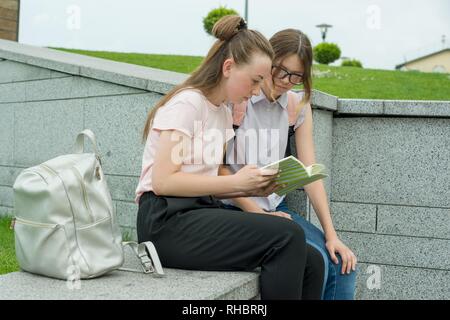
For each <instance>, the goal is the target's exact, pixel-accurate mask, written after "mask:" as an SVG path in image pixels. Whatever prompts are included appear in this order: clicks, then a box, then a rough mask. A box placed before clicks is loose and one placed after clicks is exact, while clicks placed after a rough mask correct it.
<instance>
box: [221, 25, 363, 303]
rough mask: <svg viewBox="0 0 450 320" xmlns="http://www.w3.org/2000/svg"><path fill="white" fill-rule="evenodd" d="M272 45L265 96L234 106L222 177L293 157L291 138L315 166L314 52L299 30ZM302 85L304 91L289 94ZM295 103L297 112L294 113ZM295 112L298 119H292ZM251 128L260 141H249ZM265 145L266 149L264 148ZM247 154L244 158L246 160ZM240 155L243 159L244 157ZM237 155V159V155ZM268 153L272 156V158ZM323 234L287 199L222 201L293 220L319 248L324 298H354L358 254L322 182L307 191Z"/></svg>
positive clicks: (281, 34)
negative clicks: (338, 227) (340, 228)
mask: <svg viewBox="0 0 450 320" xmlns="http://www.w3.org/2000/svg"><path fill="white" fill-rule="evenodd" d="M270 43H271V45H272V48H273V50H274V53H275V57H274V59H273V64H272V70H271V71H272V77H271V79H268V81H265V82H264V84H263V86H262V90H261V93H260V94H258V95H254V96H252V97H251V98H250V99H249V100H248V102H247V103H246V104H247V105H246V106H244V107H246V108H244V109H243V108H242V107H240V108H238V107H239V105H238V106H235V107H234V110H233V112H237V109H240V110H241V111H240V112H241V116H242V113H245V117H244V118H243V119H242V117H241V120H236V119H237V118H239V114H237V117H236V114H234V115H233V116H234V118H235V123H234V128H235V130H236V139H234V141H233V143H231V144H230V145H229V148H228V151H227V162H228V164H229V166H228V167H227V168H225V169H222V171H221V172H222V174H230V173H233V172H236V170H239V168H241V167H242V165H245V164H257V165H258V166H264V165H267V164H269V163H271V162H274V161H277V160H279V159H282V158H284V157H286V156H288V155H290V146H289V145H290V143H289V142H290V140H291V139H292V138H294V139H295V146H296V149H297V154H298V158H299V160H300V161H301V162H303V163H304V164H305V165H306V166H308V165H310V164H312V163H315V155H314V142H313V136H312V132H313V130H312V125H313V122H312V111H311V105H310V100H311V87H312V79H311V73H312V72H311V67H312V49H311V43H310V41H309V39H308V38H307V36H306V35H305V34H304V33H302V32H301V31H299V30H295V29H286V30H282V31H280V32H278V33H276V34H275V35H274V36H273V37H272V38H271V39H270ZM295 85H303V90H302V91H301V92H299V93H294V92H293V91H290V90H291V89H292V88H293V87H294V86H295ZM293 101H295V104H294V105H295V108H294V110H295V112H294V113H293V112H292V108H290V107H289V105H291V106H292V104H293ZM292 114H294V117H293V116H292ZM252 130H255V131H254V132H255V133H256V135H257V136H258V141H257V143H251V142H250V143H248V141H249V140H247V138H244V139H239V137H240V136H241V137H250V136H252V135H251V134H249V132H251V131H252ZM261 146H263V149H264V150H261V149H259V150H258V148H261ZM242 153H243V154H244V156H242ZM239 154H241V156H239ZM236 155H237V156H236ZM268 155H271V156H270V157H269V156H268ZM304 189H305V191H306V193H307V195H308V197H309V199H310V201H311V202H312V205H313V207H314V211H315V212H316V214H317V216H318V218H319V220H320V223H321V225H322V228H323V230H324V233H323V232H322V231H320V230H319V229H318V228H317V227H315V226H314V225H313V224H312V223H310V222H309V221H307V220H306V219H304V218H303V217H302V216H301V215H299V214H297V213H295V212H293V211H291V210H289V208H288V207H287V204H286V202H285V200H284V197H280V196H278V195H276V194H275V193H273V194H271V195H269V196H267V197H247V198H234V199H226V200H223V202H224V203H226V204H227V207H228V208H232V209H234V210H236V209H241V210H244V211H248V212H259V213H263V214H266V215H267V214H269V215H277V216H281V217H285V218H288V219H293V220H294V221H295V222H296V223H297V224H299V225H300V226H301V227H302V228H303V229H304V231H305V235H306V239H307V243H308V244H309V245H312V246H314V247H315V248H316V249H318V250H319V251H320V252H321V254H322V257H323V259H324V262H325V283H324V287H323V295H322V297H323V298H324V299H326V300H333V299H339V300H344V299H353V297H354V291H355V280H356V274H355V268H356V256H355V255H354V254H353V252H352V251H351V250H350V249H349V248H348V247H347V246H346V245H345V244H344V243H342V241H341V240H340V239H339V238H338V236H337V233H336V231H335V229H334V227H333V223H332V219H331V215H330V210H329V207H328V201H327V195H326V192H325V188H324V186H323V182H322V180H318V181H315V182H313V183H311V184H309V185H306V186H305V187H304Z"/></svg>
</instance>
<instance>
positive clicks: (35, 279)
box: [0, 268, 258, 300]
mask: <svg viewBox="0 0 450 320" xmlns="http://www.w3.org/2000/svg"><path fill="white" fill-rule="evenodd" d="M165 272H166V276H165V277H164V278H158V277H155V276H153V275H146V274H141V273H134V272H127V271H114V272H112V273H110V274H108V275H105V276H103V277H100V278H97V279H92V280H82V281H81V288H80V290H70V289H69V288H68V287H67V283H66V281H64V280H56V279H50V278H45V277H41V276H37V275H33V274H30V273H26V272H13V273H9V274H7V275H4V276H0V300H16V299H33V300H48V299H52V300H53V299H54V300H70V299H77V300H78V299H89V300H91V299H93V300H103V299H113V300H128V299H132V300H138V299H144V300H185V299H186V300H192V299H193V300H204V299H207V300H213V299H214V300H216V299H230V300H235V299H244V300H247V299H253V298H255V297H256V296H257V295H258V281H257V280H258V274H257V273H255V272H217V271H214V272H213V271H189V270H178V269H167V268H165Z"/></svg>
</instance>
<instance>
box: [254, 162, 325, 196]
mask: <svg viewBox="0 0 450 320" xmlns="http://www.w3.org/2000/svg"><path fill="white" fill-rule="evenodd" d="M261 170H262V171H263V173H267V174H273V172H274V171H275V170H278V172H279V173H278V174H279V175H280V177H279V178H276V179H275V181H276V182H277V183H278V184H280V185H286V187H284V188H281V189H279V190H278V191H276V194H277V195H279V196H283V195H285V194H287V193H288V192H291V191H293V190H295V189H298V188H300V187H302V186H304V185H307V184H309V183H311V182H314V181H316V180H319V179H322V178H325V177H328V174H326V173H325V170H326V168H325V166H324V165H323V164H318V163H315V164H312V165H310V166H309V167H305V165H304V164H303V163H302V162H301V161H300V160H298V159H297V158H295V157H294V156H289V157H287V158H284V159H281V160H278V161H277V162H273V163H271V164H269V165H267V166H264V167H262V168H261Z"/></svg>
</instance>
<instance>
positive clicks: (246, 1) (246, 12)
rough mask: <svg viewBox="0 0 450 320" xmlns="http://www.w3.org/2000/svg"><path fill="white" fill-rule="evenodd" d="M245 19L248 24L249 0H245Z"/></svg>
mask: <svg viewBox="0 0 450 320" xmlns="http://www.w3.org/2000/svg"><path fill="white" fill-rule="evenodd" d="M244 19H245V22H247V25H248V0H245V13H244Z"/></svg>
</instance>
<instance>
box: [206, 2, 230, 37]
mask: <svg viewBox="0 0 450 320" xmlns="http://www.w3.org/2000/svg"><path fill="white" fill-rule="evenodd" d="M233 14H238V13H237V11H236V10H234V9H228V8H226V7H223V6H220V7H219V8H217V9H213V10H211V11H210V12H209V13H208V15H207V16H206V17H204V18H203V28H204V29H205V31H206V32H207V33H208V34H211V31H212V28H213V26H214V24H215V23H216V22H217V21H218V20H219V19H220V18H222V17H223V16H228V15H233Z"/></svg>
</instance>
